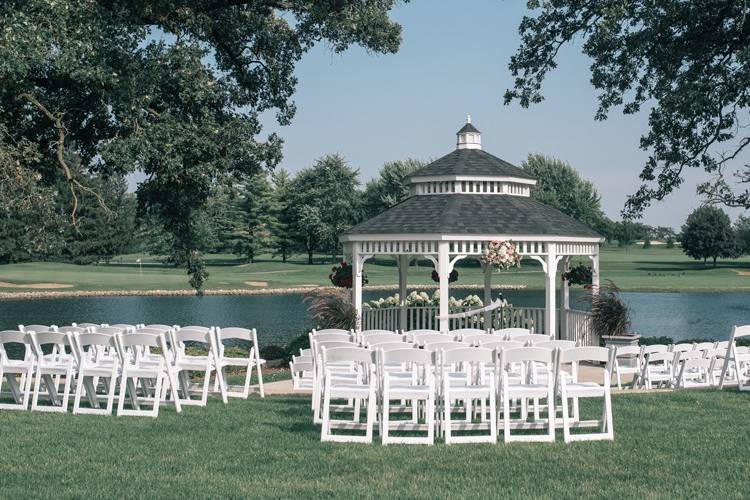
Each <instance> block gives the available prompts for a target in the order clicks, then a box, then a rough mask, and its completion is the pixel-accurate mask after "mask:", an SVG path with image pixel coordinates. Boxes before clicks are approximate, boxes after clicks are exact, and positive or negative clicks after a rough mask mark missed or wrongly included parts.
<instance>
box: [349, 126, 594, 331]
mask: <svg viewBox="0 0 750 500" xmlns="http://www.w3.org/2000/svg"><path fill="white" fill-rule="evenodd" d="M456 135H457V138H458V140H457V144H456V149H455V150H454V151H452V152H450V153H448V154H447V155H445V156H443V157H442V158H439V159H437V160H435V161H433V162H432V163H430V164H429V165H426V166H425V167H423V168H421V169H420V170H418V171H417V172H415V173H414V174H413V175H412V176H411V177H410V190H411V196H410V197H409V198H407V199H406V200H404V201H402V202H401V203H399V204H397V205H395V206H393V207H391V208H389V209H388V210H386V211H385V212H382V213H381V214H379V215H376V216H375V217H373V218H371V219H369V220H366V221H364V222H362V223H360V224H357V225H356V226H354V227H352V228H351V229H350V230H348V231H346V232H345V233H343V234H342V235H341V237H340V240H341V242H342V243H343V244H344V254H345V255H346V258H347V259H348V260H349V262H351V265H352V274H353V279H352V294H353V303H354V305H355V307H356V309H357V314H358V317H359V319H360V320H361V319H362V313H363V302H362V270H363V266H364V263H365V262H366V261H367V260H368V259H370V258H371V257H373V256H375V255H392V256H394V257H396V259H397V261H398V266H399V295H400V299H401V301H402V304H401V316H400V321H399V325H401V327H402V328H403V327H404V325H405V308H404V301H405V299H406V291H407V271H408V268H409V264H410V262H411V260H412V259H413V258H415V257H424V258H427V259H429V260H430V261H432V262H433V264H434V266H435V270H436V271H437V274H438V277H439V291H440V297H441V299H442V300H440V305H439V311H438V314H437V320H438V321H437V324H439V329H440V331H442V332H446V331H447V330H448V328H449V310H448V305H449V304H448V300H447V298H448V297H449V287H448V283H449V276H450V273H451V271H452V270H453V268H454V266H455V265H456V263H457V262H458V261H460V260H461V259H466V258H476V259H481V257H482V256H483V255H484V253H485V251H486V249H487V246H488V244H489V243H490V242H492V241H512V242H513V243H514V244H515V245H516V248H517V250H518V253H519V254H520V255H521V256H522V257H523V258H530V259H534V260H536V261H538V262H540V263H541V266H542V269H543V270H544V273H545V309H544V319H543V321H542V322H541V324H539V325H537V326H536V330H537V331H538V332H540V333H541V332H542V331H543V332H546V333H547V334H552V333H555V334H558V332H559V331H564V329H565V327H566V321H565V315H566V313H568V312H569V311H570V309H569V303H568V284H567V282H566V281H564V280H563V281H562V285H561V295H562V297H561V300H562V304H561V307H560V310H559V315H560V323H562V324H563V329H562V330H558V325H557V320H558V309H557V305H556V288H557V287H556V276H557V273H558V270H563V271H564V270H566V269H567V268H568V267H569V265H570V258H571V257H575V256H579V257H580V256H583V257H588V258H590V259H591V262H592V266H591V267H592V286H593V288H594V289H595V290H596V289H597V288H598V286H599V245H600V243H601V242H602V241H603V239H602V237H601V236H600V235H599V234H598V233H597V232H595V231H594V230H593V229H591V228H589V227H588V226H586V225H585V224H583V223H581V222H579V221H577V220H575V219H573V218H572V217H569V216H567V215H565V214H563V213H562V212H560V211H559V210H557V209H555V208H552V207H550V206H548V205H545V204H543V203H540V202H538V201H535V200H533V199H532V198H531V190H532V189H533V188H534V186H535V185H536V180H535V179H534V178H533V177H532V176H530V175H529V174H528V173H526V172H525V171H524V170H523V169H520V168H518V167H516V166H514V165H511V164H510V163H508V162H507V161H504V160H502V159H500V158H498V157H496V156H494V155H492V154H490V153H488V152H486V151H484V150H482V144H481V133H480V132H479V130H478V129H477V128H476V127H475V126H474V125H473V124H472V123H471V117H470V116H469V117H467V120H466V124H465V125H464V126H463V127H462V128H461V129H460V130H459V131H458V132H457V134H456ZM483 268H484V300H485V303H489V301H490V300H491V286H492V271H493V270H492V267H491V266H488V265H483ZM360 324H361V323H360ZM571 333H572V332H571ZM562 336H567V337H570V335H562Z"/></svg>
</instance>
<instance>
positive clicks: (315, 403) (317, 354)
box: [312, 340, 359, 424]
mask: <svg viewBox="0 0 750 500" xmlns="http://www.w3.org/2000/svg"><path fill="white" fill-rule="evenodd" d="M312 347H313V397H312V409H313V422H314V423H316V424H319V423H321V422H322V421H323V412H322V408H323V388H324V387H323V384H324V381H325V376H324V370H323V348H326V349H336V348H339V347H341V348H350V347H359V346H358V345H357V344H355V343H353V342H349V341H347V342H337V341H318V340H315V341H314V342H313V344H312ZM353 368H354V366H353V364H352V363H350V362H348V361H342V362H338V363H334V362H329V364H328V370H329V372H331V373H335V376H336V378H337V379H341V380H356V377H357V374H356V373H355V372H354V370H353ZM358 405H359V402H354V406H355V407H356V408H355V409H356V410H357V411H359V406H358ZM349 406H351V405H347V406H346V407H338V406H337V407H336V408H335V409H336V410H343V409H345V408H348V407H349Z"/></svg>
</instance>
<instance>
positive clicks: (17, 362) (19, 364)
mask: <svg viewBox="0 0 750 500" xmlns="http://www.w3.org/2000/svg"><path fill="white" fill-rule="evenodd" d="M32 366H34V362H33V361H32V360H25V359H9V360H8V361H6V362H5V363H4V364H3V371H4V372H5V373H21V372H20V371H13V370H17V369H20V370H22V371H26V370H27V369H29V368H30V367H32Z"/></svg>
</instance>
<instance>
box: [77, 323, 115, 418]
mask: <svg viewBox="0 0 750 500" xmlns="http://www.w3.org/2000/svg"><path fill="white" fill-rule="evenodd" d="M72 339H73V344H74V348H75V349H76V350H77V351H78V378H77V379H76V390H75V398H74V400H73V414H74V415H77V414H90V415H111V414H112V407H113V406H114V401H115V388H116V386H117V377H118V376H119V369H120V363H119V358H117V357H115V358H110V357H107V356H103V355H102V353H103V352H104V351H107V350H108V349H115V350H116V349H117V341H116V339H115V336H114V335H107V334H102V333H76V334H75V335H73V336H72ZM99 382H101V385H102V386H103V389H104V391H105V394H99V392H98V391H99V385H100V384H99ZM84 390H85V391H86V397H87V399H88V401H89V404H90V406H91V407H90V408H86V407H82V406H81V396H82V395H83V391H84ZM102 396H105V397H106V401H107V403H106V407H105V408H104V409H102V408H100V406H99V398H100V397H102Z"/></svg>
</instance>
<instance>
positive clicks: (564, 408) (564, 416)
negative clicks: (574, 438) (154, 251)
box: [560, 383, 570, 443]
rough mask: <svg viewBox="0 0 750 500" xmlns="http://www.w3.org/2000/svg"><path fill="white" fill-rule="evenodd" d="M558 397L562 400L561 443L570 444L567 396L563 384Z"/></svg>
mask: <svg viewBox="0 0 750 500" xmlns="http://www.w3.org/2000/svg"><path fill="white" fill-rule="evenodd" d="M560 397H561V399H562V420H563V441H565V442H566V443H570V417H569V416H568V394H567V391H566V390H565V384H564V383H563V385H562V387H561V388H560Z"/></svg>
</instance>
